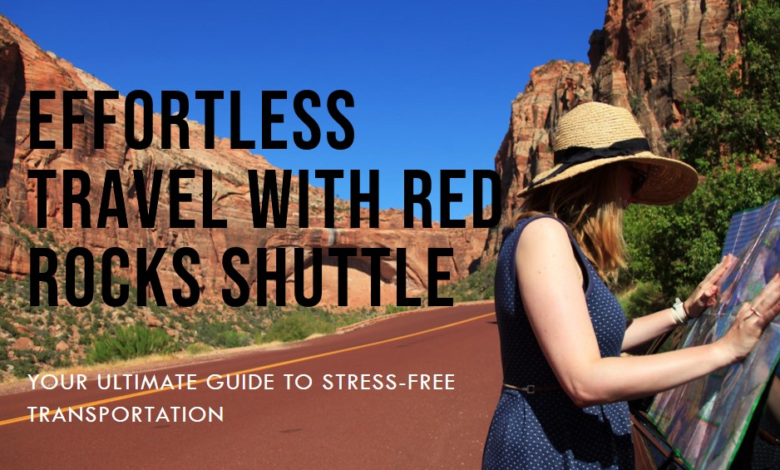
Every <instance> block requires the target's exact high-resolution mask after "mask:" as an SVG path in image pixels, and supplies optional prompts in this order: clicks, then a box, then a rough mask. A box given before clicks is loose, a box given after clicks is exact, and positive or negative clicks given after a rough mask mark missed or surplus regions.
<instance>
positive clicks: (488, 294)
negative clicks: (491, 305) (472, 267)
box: [438, 260, 497, 302]
mask: <svg viewBox="0 0 780 470" xmlns="http://www.w3.org/2000/svg"><path fill="white" fill-rule="evenodd" d="M496 263H497V261H496V260H492V261H490V262H489V263H488V264H487V265H486V266H485V267H484V268H482V269H479V270H477V271H475V272H473V273H471V274H470V275H469V276H468V277H466V278H464V279H460V280H458V281H457V282H452V283H449V284H447V285H445V286H442V287H440V288H439V292H438V296H439V297H440V298H441V297H450V298H452V299H453V300H454V301H455V302H468V301H473V300H487V299H492V298H493V297H494V285H493V284H494V282H495V281H494V280H495V275H496Z"/></svg>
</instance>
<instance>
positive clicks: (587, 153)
mask: <svg viewBox="0 0 780 470" xmlns="http://www.w3.org/2000/svg"><path fill="white" fill-rule="evenodd" d="M553 142H554V145H553V151H554V154H555V159H554V162H555V164H554V166H553V167H552V168H551V169H550V170H548V171H545V172H544V173H541V174H539V175H537V176H536V178H534V179H533V181H532V182H531V184H530V185H529V186H528V187H527V188H525V189H523V190H521V191H520V192H518V193H517V196H519V197H520V196H526V195H528V194H529V193H530V192H531V191H533V190H534V189H536V188H540V187H542V186H547V185H550V184H553V183H557V182H559V181H563V180H566V179H569V178H572V177H574V176H576V175H579V174H581V173H585V172H586V171H589V170H592V169H594V168H598V167H601V166H604V165H609V164H611V163H617V162H639V163H644V164H647V165H648V167H649V170H648V177H647V181H646V182H645V183H644V184H643V185H642V188H641V189H640V190H639V191H637V193H636V194H634V195H633V196H632V202H635V203H638V204H650V205H666V204H674V203H675V202H679V201H682V200H683V199H685V198H686V197H688V195H690V194H691V193H692V192H693V190H694V189H696V185H697V184H698V182H699V177H698V174H697V173H696V170H694V169H693V167H691V166H690V165H687V164H685V163H683V162H681V161H679V160H675V159H672V158H666V157H659V156H658V155H655V154H654V153H653V152H652V151H651V148H650V144H649V143H648V142H647V139H646V138H645V136H644V134H642V130H641V129H640V128H639V124H638V123H637V122H636V119H634V116H633V115H632V114H631V112H630V111H628V110H627V109H623V108H618V107H616V106H610V105H608V104H605V103H596V102H593V103H585V104H581V105H579V106H577V107H576V108H574V109H572V110H571V111H569V113H568V114H566V115H565V116H563V117H562V118H561V119H560V121H559V122H558V128H557V130H556V132H555V139H554V141H553Z"/></svg>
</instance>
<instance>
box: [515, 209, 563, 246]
mask: <svg viewBox="0 0 780 470" xmlns="http://www.w3.org/2000/svg"><path fill="white" fill-rule="evenodd" d="M569 245H570V241H569V232H568V231H567V230H566V227H565V226H564V225H563V222H561V221H560V220H558V219H554V218H552V217H539V218H537V219H534V220H532V221H530V222H528V224H527V225H526V226H525V228H524V229H523V233H521V234H520V239H519V240H518V246H517V248H518V251H520V250H521V249H544V248H554V249H561V248H563V247H566V246H569Z"/></svg>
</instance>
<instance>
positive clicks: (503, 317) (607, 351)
mask: <svg viewBox="0 0 780 470" xmlns="http://www.w3.org/2000/svg"><path fill="white" fill-rule="evenodd" d="M540 217H549V216H540ZM536 218H538V217H534V218H530V219H525V220H523V221H521V222H520V223H519V224H518V226H517V227H516V228H515V230H514V231H513V232H511V233H510V234H509V235H508V236H507V237H506V240H505V241H504V243H503V245H502V247H501V251H500V253H499V257H498V266H497V268H496V280H495V293H496V318H497V319H498V332H499V337H500V340H501V361H502V364H503V369H504V383H506V384H510V385H514V386H517V387H525V386H526V385H536V386H550V385H557V384H558V382H557V380H556V378H555V374H554V373H553V371H552V369H551V368H550V366H549V365H548V364H547V361H546V359H545V358H544V354H543V353H542V350H541V348H540V346H539V343H538V342H537V340H536V337H535V336H534V333H533V330H532V329H531V325H530V324H529V322H528V317H527V316H526V314H525V310H524V308H523V302H522V299H521V297H520V290H519V289H518V287H517V274H516V273H517V271H516V270H515V250H516V248H517V242H518V240H519V238H520V234H521V233H522V231H523V229H524V228H525V227H526V226H527V225H528V223H530V222H531V221H533V220H535V219H536ZM555 220H557V219H555ZM569 238H570V239H571V242H572V246H573V248H574V252H575V255H576V257H577V260H578V262H579V263H580V266H582V267H583V270H584V271H585V273H587V278H586V280H585V284H586V285H585V287H584V288H585V298H586V300H587V304H588V311H589V312H590V317H591V321H592V322H593V328H594V330H595V332H596V338H597V340H598V345H599V350H600V351H601V355H602V357H608V356H619V355H620V349H621V345H622V343H623V336H624V334H625V330H626V321H625V316H624V314H623V309H622V308H621V307H620V304H619V303H618V301H617V299H615V296H614V295H612V293H611V292H610V291H609V289H608V288H607V286H606V285H605V284H604V283H603V282H602V281H601V279H600V278H599V277H598V275H597V274H596V271H595V269H594V268H593V266H592V265H591V264H590V262H589V261H588V259H587V258H586V257H585V255H584V254H583V253H582V250H581V249H580V247H579V246H578V245H577V242H576V241H575V240H574V238H573V237H572V236H571V234H570V235H569ZM482 468H483V469H537V468H538V469H553V468H567V469H583V468H587V469H590V468H611V469H624V468H634V451H633V446H632V441H631V422H630V418H629V411H628V404H627V403H626V402H619V403H610V404H606V405H597V406H589V407H585V408H578V407H577V406H576V405H574V403H573V402H572V401H571V399H570V398H569V397H568V395H566V392H564V391H563V390H556V391H546V392H536V393H535V394H528V393H525V392H521V391H518V390H513V389H510V388H507V387H503V388H502V391H501V397H500V398H499V401H498V406H497V407H496V412H495V414H494V416H493V421H492V423H491V425H490V431H489V432H488V437H487V441H486V442H485V450H484V454H483V458H482Z"/></svg>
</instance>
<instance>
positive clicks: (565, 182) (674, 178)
mask: <svg viewBox="0 0 780 470" xmlns="http://www.w3.org/2000/svg"><path fill="white" fill-rule="evenodd" d="M554 150H555V166H554V167H553V168H552V169H551V170H550V171H548V172H546V173H543V174H541V175H539V176H538V177H537V178H535V179H534V181H533V183H532V184H531V185H530V186H529V188H527V189H525V190H523V191H521V192H520V193H519V194H518V196H523V197H525V198H526V200H525V203H524V205H523V209H522V213H521V214H520V216H519V217H518V220H517V224H516V227H515V229H514V231H512V232H511V233H510V234H509V235H508V236H507V237H506V239H505V240H504V243H503V245H502V247H501V251H500V253H499V258H498V266H497V268H496V285H495V289H496V316H497V319H498V327H499V335H500V339H501V357H502V363H503V369H504V387H503V389H502V394H501V398H500V400H499V403H498V406H497V408H496V412H495V415H494V417H493V422H492V423H491V426H490V431H489V434H488V439H487V442H486V443H485V452H484V456H483V467H484V468H487V469H493V468H501V469H505V468H523V469H526V468H545V469H548V468H588V467H593V468H633V466H634V456H633V448H632V441H631V424H630V420H629V410H628V405H627V403H626V400H631V399H635V398H639V397H644V396H648V395H652V394H655V393H658V392H660V391H662V390H666V389H669V388H672V387H676V386H678V385H681V384H683V383H685V382H688V381H690V380H693V379H696V378H698V377H701V376H704V375H706V374H709V373H711V372H713V371H715V370H717V369H720V368H721V367H724V366H727V365H729V364H732V363H734V362H737V361H740V360H742V359H743V358H744V357H745V356H746V355H747V354H748V353H749V352H750V350H751V349H752V348H753V346H754V345H755V344H756V343H757V341H758V338H759V336H760V334H761V332H762V331H763V329H764V328H765V327H766V326H767V324H768V323H769V322H770V321H771V320H772V319H773V318H774V317H775V316H776V315H777V314H778V312H780V305H779V304H778V301H779V300H780V278H778V276H775V277H774V278H773V279H772V280H771V281H770V282H769V283H768V284H767V286H766V288H765V289H764V290H763V291H762V292H761V293H760V294H759V295H758V296H757V297H756V299H754V300H753V302H752V303H750V304H746V305H745V306H743V308H742V309H741V310H740V312H739V314H738V321H736V322H734V325H733V327H732V328H731V329H730V330H729V331H728V332H727V334H726V335H725V336H724V337H723V338H721V339H720V340H718V341H716V342H715V343H713V344H708V345H705V346H698V347H691V348H686V349H684V350H679V351H672V352H668V353H663V354H657V355H652V356H636V357H621V356H620V353H621V351H625V350H629V349H631V348H633V347H635V346H639V345H641V344H644V343H646V342H648V341H650V340H652V339H654V338H656V337H658V336H659V335H661V334H663V333H665V332H667V331H669V330H671V329H672V328H674V327H675V326H677V325H679V324H682V323H684V322H686V321H687V320H689V319H691V318H695V317H698V316H699V315H701V313H702V311H703V310H704V309H705V308H706V307H707V306H711V305H714V303H715V301H716V298H717V294H718V283H719V281H720V279H721V278H722V277H723V275H724V273H726V271H727V270H728V269H729V267H730V266H731V265H732V264H733V263H734V261H735V260H734V258H733V257H731V256H729V257H726V258H724V259H723V261H722V262H721V263H720V264H718V265H717V266H716V267H715V269H713V270H712V272H710V273H709V275H708V276H707V277H706V278H705V280H704V281H703V282H702V283H701V284H700V285H699V286H698V287H697V288H696V290H695V292H693V294H691V296H690V297H689V298H688V299H687V300H686V301H685V302H684V303H682V302H680V301H679V300H678V302H677V303H675V305H674V306H672V307H671V308H669V309H665V310H662V311H660V312H657V313H654V314H651V315H647V316H645V317H642V318H639V319H636V320H634V321H633V322H631V323H630V324H628V325H627V324H626V321H625V317H624V315H623V311H622V309H621V308H620V305H619V304H618V302H617V300H616V299H615V297H614V296H613V295H612V294H611V293H610V292H609V290H608V289H607V287H606V285H605V283H604V280H606V279H609V278H612V277H614V276H615V275H616V273H617V271H618V270H619V269H620V268H621V267H623V266H625V245H624V242H623V237H622V213H623V210H624V209H625V208H626V207H627V206H628V204H629V203H640V204H656V205H662V204H672V203H675V202H678V201H680V200H682V199H684V198H685V197H687V196H688V195H689V194H690V193H691V192H693V190H694V189H695V188H696V184H697V182H698V175H697V174H696V171H695V170H694V169H693V168H691V167H690V166H688V165H686V164H685V163H682V162H680V161H677V160H673V159H669V158H663V157H659V156H657V155H654V154H653V153H652V152H650V146H649V145H648V143H647V141H646V139H645V137H644V135H643V134H642V131H641V130H640V128H639V126H638V124H637V123H636V121H635V120H634V118H633V116H632V115H631V113H630V112H628V111H627V110H624V109H622V108H617V107H613V106H609V105H606V104H602V103H587V104H583V105H580V106H578V107H577V108H575V109H573V110H572V111H570V112H569V113H568V114H567V115H565V116H564V117H562V118H561V119H560V121H559V125H558V129H557V132H556V134H555V139H554Z"/></svg>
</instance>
